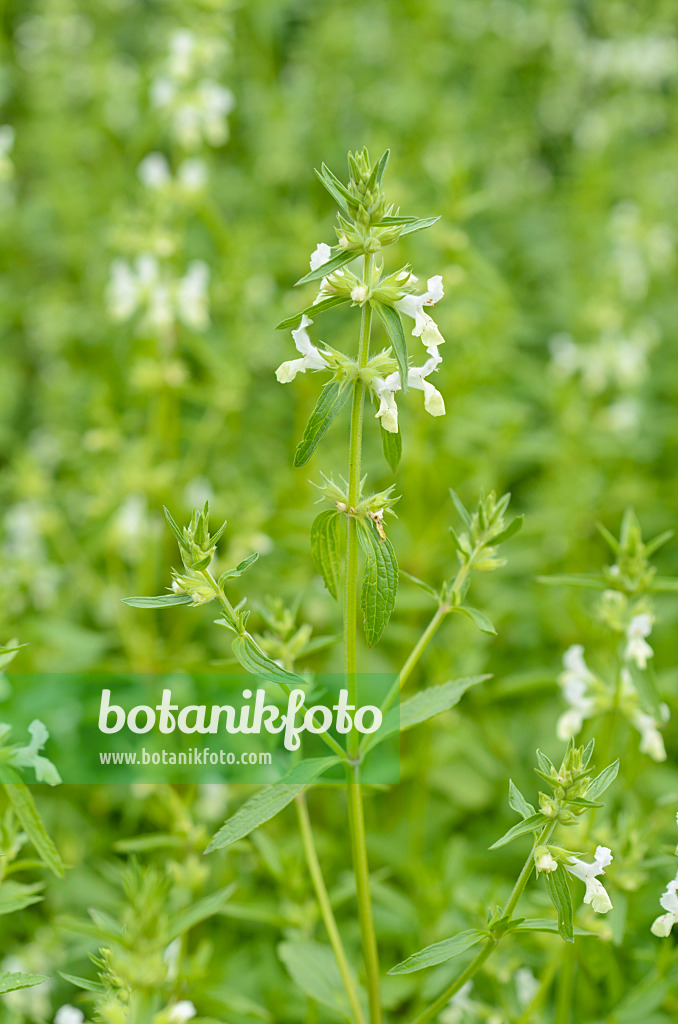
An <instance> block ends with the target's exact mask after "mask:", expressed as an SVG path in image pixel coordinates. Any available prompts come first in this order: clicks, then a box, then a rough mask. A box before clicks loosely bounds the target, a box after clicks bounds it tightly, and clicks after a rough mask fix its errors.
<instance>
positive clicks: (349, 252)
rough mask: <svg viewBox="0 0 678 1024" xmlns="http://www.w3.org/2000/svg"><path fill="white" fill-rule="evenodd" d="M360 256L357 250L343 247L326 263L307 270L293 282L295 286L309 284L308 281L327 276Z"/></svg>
mask: <svg viewBox="0 0 678 1024" xmlns="http://www.w3.org/2000/svg"><path fill="white" fill-rule="evenodd" d="M358 256H360V253H359V252H356V251H355V250H354V249H345V250H344V251H343V252H340V253H339V254H338V255H337V256H333V257H332V259H331V260H328V261H327V263H323V265H322V267H316V269H315V270H311V271H309V273H308V274H305V275H304V277H300V278H299V280H298V281H296V282H295V288H296V287H297V286H298V285H300V284H309V282H310V281H319V280H320V278H321V277H327V275H328V274H333V273H334V272H335V270H340V269H341V268H342V267H345V266H346V264H347V263H350V262H351V261H352V260H354V259H356V258H357V257H358Z"/></svg>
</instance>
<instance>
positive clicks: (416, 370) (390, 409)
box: [372, 350, 445, 434]
mask: <svg viewBox="0 0 678 1024" xmlns="http://www.w3.org/2000/svg"><path fill="white" fill-rule="evenodd" d="M441 362H442V357H441V356H439V355H438V352H437V350H436V352H435V354H434V355H432V356H431V358H430V359H428V360H427V361H426V363H425V364H424V365H423V366H413V367H411V368H410V369H409V370H408V372H407V386H408V387H410V388H415V389H416V390H418V391H423V392H424V408H425V409H426V412H428V413H430V415H431V416H444V414H445V402H444V400H443V396H442V395H441V394H440V392H439V391H436V389H435V388H434V386H433V384H431V383H430V382H429V381H427V380H426V379H425V378H426V377H428V376H429V374H431V373H433V372H434V370H437V368H438V365H439V364H440V363H441ZM372 388H373V390H374V393H375V395H376V396H377V398H378V399H379V403H380V404H379V409H378V411H377V413H376V418H377V419H380V420H381V425H382V427H383V428H384V430H387V431H388V432H389V433H390V434H397V433H398V407H397V405H396V402H395V393H396V391H400V388H401V384H400V373H399V372H398V371H397V370H396V371H395V372H394V373H389V375H388V377H386V378H381V377H374V379H373V381H372Z"/></svg>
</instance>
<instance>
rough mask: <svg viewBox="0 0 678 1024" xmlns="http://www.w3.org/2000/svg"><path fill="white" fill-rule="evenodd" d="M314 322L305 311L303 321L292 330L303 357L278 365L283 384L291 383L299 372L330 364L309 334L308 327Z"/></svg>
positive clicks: (277, 375)
mask: <svg viewBox="0 0 678 1024" xmlns="http://www.w3.org/2000/svg"><path fill="white" fill-rule="evenodd" d="M312 323H313V321H312V320H311V319H310V317H308V316H306V314H305V313H304V315H303V316H302V318H301V323H300V324H299V326H298V327H297V329H296V330H294V331H292V337H293V338H294V344H295V345H296V346H297V351H298V352H301V355H302V358H301V359H290V360H289V361H288V362H286V363H282V364H281V365H280V366H279V367H278V369H277V370H276V371H275V375H276V377H277V379H278V381H279V382H280V383H281V384H289V382H290V381H291V380H294V378H295V377H296V375H297V374H298V373H306V371H307V370H323V369H325V367H326V366H327V365H328V364H327V361H326V360H325V358H324V357H323V356H322V355H321V354H320V352H319V351H318V349H317V348H316V347H315V345H313V344H312V342H311V339H310V338H309V336H308V331H307V330H306V328H307V327H310V326H311V324H312Z"/></svg>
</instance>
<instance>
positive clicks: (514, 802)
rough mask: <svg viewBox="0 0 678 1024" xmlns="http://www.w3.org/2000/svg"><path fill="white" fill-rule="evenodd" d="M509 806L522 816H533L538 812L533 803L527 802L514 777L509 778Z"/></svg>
mask: <svg viewBox="0 0 678 1024" xmlns="http://www.w3.org/2000/svg"><path fill="white" fill-rule="evenodd" d="M509 807H510V808H511V809H512V810H514V811H515V812H516V813H517V814H519V815H520V816H521V818H531V817H533V816H534V815H535V814H536V813H537V812H536V811H535V809H534V807H533V806H532V804H530V803H528V802H527V800H526V799H525V797H524V796H523V794H522V793H521V792H520V790H519V789H518V787H517V786H516V784H515V783H514V781H513V779H509Z"/></svg>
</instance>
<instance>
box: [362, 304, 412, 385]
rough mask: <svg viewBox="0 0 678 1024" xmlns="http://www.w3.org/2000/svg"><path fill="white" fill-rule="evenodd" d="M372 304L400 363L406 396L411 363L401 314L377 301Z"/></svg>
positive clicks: (401, 379)
mask: <svg viewBox="0 0 678 1024" xmlns="http://www.w3.org/2000/svg"><path fill="white" fill-rule="evenodd" d="M370 304H371V306H372V309H373V310H374V311H375V313H376V314H377V316H378V317H379V319H380V320H381V322H382V323H383V325H384V327H385V328H386V333H387V335H388V340H389V341H390V343H391V348H392V349H393V354H394V356H395V357H396V360H397V361H398V368H399V370H400V384H401V387H402V389H403V394H404V393H405V392H406V391H407V372H408V369H409V363H408V360H407V341H406V340H405V331H404V330H403V322H402V320H401V319H400V313H399V312H398V310H397V309H394V307H393V306H387V305H386V304H385V303H383V302H378V301H377V300H376V299H371V300H370Z"/></svg>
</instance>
